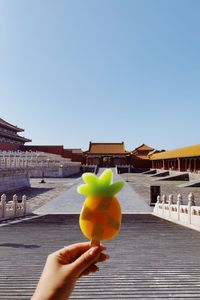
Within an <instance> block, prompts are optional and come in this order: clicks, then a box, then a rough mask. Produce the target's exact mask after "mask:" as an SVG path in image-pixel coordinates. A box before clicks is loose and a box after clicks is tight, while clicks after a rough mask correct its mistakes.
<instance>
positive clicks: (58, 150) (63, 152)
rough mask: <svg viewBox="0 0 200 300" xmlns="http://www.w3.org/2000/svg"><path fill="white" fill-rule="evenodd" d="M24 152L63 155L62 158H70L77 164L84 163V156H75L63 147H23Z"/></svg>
mask: <svg viewBox="0 0 200 300" xmlns="http://www.w3.org/2000/svg"><path fill="white" fill-rule="evenodd" d="M21 150H22V151H29V150H31V151H41V152H46V153H52V154H59V155H62V157H65V158H70V159H71V160H72V161H76V162H83V155H82V154H74V153H72V150H68V149H64V148H63V146H53V145H50V146H43V145H41V146H40V145H38V146H34V145H33V146H23V147H21Z"/></svg>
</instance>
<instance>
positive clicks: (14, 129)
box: [0, 118, 24, 132]
mask: <svg viewBox="0 0 200 300" xmlns="http://www.w3.org/2000/svg"><path fill="white" fill-rule="evenodd" d="M0 126H2V127H4V128H6V129H11V130H13V131H15V132H22V131H24V129H22V128H20V127H17V126H14V125H12V124H10V123H8V122H6V121H5V120H3V119H1V118H0Z"/></svg>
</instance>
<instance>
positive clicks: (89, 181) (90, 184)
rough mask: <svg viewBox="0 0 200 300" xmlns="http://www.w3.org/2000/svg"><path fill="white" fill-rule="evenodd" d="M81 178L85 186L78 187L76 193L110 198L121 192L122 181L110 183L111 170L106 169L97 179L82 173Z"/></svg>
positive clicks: (92, 175) (89, 174) (111, 177)
mask: <svg viewBox="0 0 200 300" xmlns="http://www.w3.org/2000/svg"><path fill="white" fill-rule="evenodd" d="M82 178H83V180H84V182H85V183H86V184H82V185H80V186H79V187H78V188H77V192H78V193H80V194H83V195H97V196H98V195H101V196H109V197H112V196H114V195H116V194H117V193H118V192H119V191H121V189H122V188H123V186H124V182H123V181H118V182H114V183H112V180H113V173H112V170H111V169H106V170H105V171H104V172H103V173H102V174H101V175H100V177H99V178H98V177H97V176H95V175H94V174H92V173H84V174H83V175H82Z"/></svg>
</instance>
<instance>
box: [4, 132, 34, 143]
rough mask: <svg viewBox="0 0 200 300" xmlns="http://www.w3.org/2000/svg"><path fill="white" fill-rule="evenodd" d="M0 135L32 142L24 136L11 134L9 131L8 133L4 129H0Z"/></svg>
mask: <svg viewBox="0 0 200 300" xmlns="http://www.w3.org/2000/svg"><path fill="white" fill-rule="evenodd" d="M0 136H4V137H7V138H11V139H13V140H16V141H20V142H32V140H30V139H27V138H25V137H22V136H19V135H17V134H11V133H8V132H6V131H1V130H0Z"/></svg>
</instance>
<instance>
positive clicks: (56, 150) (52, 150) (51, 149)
mask: <svg viewBox="0 0 200 300" xmlns="http://www.w3.org/2000/svg"><path fill="white" fill-rule="evenodd" d="M21 150H22V151H29V150H31V151H41V152H47V153H52V154H59V155H63V146H40V145H38V146H34V145H33V146H23V147H21Z"/></svg>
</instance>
